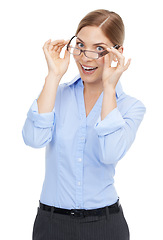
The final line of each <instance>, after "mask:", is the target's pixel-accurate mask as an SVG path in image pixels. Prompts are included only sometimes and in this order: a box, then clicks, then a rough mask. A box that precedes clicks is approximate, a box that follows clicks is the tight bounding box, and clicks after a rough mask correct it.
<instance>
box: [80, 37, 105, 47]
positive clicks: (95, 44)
mask: <svg viewBox="0 0 163 240" xmlns="http://www.w3.org/2000/svg"><path fill="white" fill-rule="evenodd" d="M77 39H79V40H80V41H81V42H82V43H84V41H83V40H82V39H80V38H79V37H77ZM101 44H103V45H106V46H108V45H107V44H106V43H103V42H100V43H94V44H93V46H97V45H101Z"/></svg>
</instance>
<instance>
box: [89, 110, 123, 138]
mask: <svg viewBox="0 0 163 240" xmlns="http://www.w3.org/2000/svg"><path fill="white" fill-rule="evenodd" d="M124 124H125V120H124V119H123V117H122V115H121V113H120V111H119V110H118V108H114V109H113V110H112V111H111V112H110V113H109V114H108V115H107V116H106V117H105V118H104V119H103V120H102V121H101V115H100V116H99V118H98V119H97V122H96V123H95V125H94V129H95V130H96V132H97V134H98V135H99V136H104V135H108V134H111V133H113V132H115V131H117V130H118V129H120V128H121V127H123V125H124Z"/></svg>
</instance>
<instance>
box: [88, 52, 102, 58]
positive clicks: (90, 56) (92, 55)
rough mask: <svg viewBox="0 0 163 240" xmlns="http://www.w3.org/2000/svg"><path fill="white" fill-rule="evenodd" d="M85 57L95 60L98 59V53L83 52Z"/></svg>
mask: <svg viewBox="0 0 163 240" xmlns="http://www.w3.org/2000/svg"><path fill="white" fill-rule="evenodd" d="M85 55H86V56H87V57H88V58H91V59H97V58H99V56H98V53H96V52H93V51H85Z"/></svg>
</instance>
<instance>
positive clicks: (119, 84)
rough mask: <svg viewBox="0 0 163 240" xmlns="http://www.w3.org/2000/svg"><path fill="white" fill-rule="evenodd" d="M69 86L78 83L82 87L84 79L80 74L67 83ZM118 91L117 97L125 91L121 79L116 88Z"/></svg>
mask: <svg viewBox="0 0 163 240" xmlns="http://www.w3.org/2000/svg"><path fill="white" fill-rule="evenodd" d="M65 84H66V85H67V86H71V85H73V84H78V86H80V87H84V85H83V81H82V79H81V77H80V74H78V75H77V76H76V77H75V78H74V79H73V80H72V81H71V82H68V83H65ZM115 91H116V96H117V98H119V97H120V95H121V94H122V93H123V89H122V85H121V83H120V81H118V83H117V86H116V88H115Z"/></svg>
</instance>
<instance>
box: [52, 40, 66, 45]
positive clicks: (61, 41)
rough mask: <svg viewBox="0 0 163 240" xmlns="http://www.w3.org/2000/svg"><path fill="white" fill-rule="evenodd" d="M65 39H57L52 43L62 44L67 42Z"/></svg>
mask: <svg viewBox="0 0 163 240" xmlns="http://www.w3.org/2000/svg"><path fill="white" fill-rule="evenodd" d="M65 42H66V41H65V40H64V39H61V40H55V41H52V42H51V44H52V45H62V44H65Z"/></svg>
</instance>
